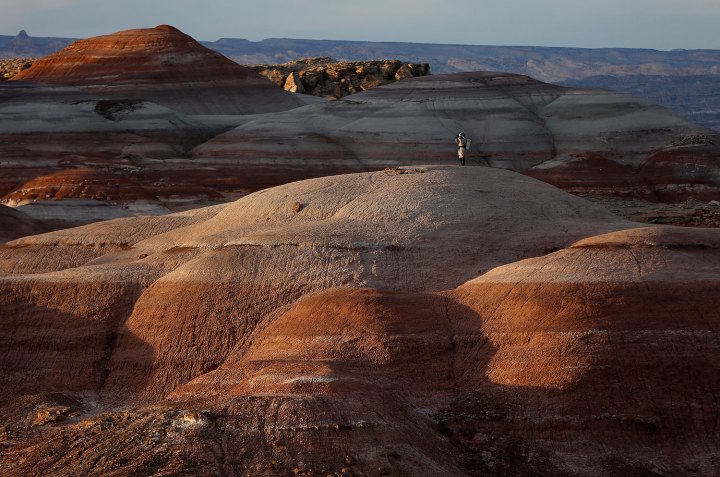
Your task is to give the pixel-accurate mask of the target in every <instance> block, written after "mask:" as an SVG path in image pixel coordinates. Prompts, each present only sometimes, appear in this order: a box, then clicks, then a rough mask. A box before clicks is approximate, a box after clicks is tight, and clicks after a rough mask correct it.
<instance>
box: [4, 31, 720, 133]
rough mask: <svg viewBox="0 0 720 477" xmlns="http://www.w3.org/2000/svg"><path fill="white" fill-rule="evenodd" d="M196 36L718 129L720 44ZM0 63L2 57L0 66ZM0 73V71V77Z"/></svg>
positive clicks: (251, 56) (25, 44) (39, 50)
mask: <svg viewBox="0 0 720 477" xmlns="http://www.w3.org/2000/svg"><path fill="white" fill-rule="evenodd" d="M73 41H74V40H72V39H69V38H43V37H34V36H32V37H31V36H29V35H28V34H27V33H26V32H25V31H21V32H20V33H19V34H17V35H15V36H3V35H0V59H2V58H18V57H34V58H39V57H42V56H45V55H49V54H51V53H54V52H56V51H58V50H60V49H62V48H64V47H65V46H67V45H69V44H70V43H72V42H73ZM202 44H203V45H204V46H206V47H208V48H210V49H213V50H215V51H217V52H219V53H221V54H223V55H225V56H227V57H228V58H230V59H232V60H234V61H236V62H238V63H240V64H245V65H254V64H270V65H274V64H276V63H285V62H293V61H297V60H303V59H306V58H318V57H332V58H334V59H335V61H338V62H355V61H367V60H377V59H378V58H396V59H399V60H400V61H402V62H406V63H420V64H422V63H427V64H429V66H430V69H431V71H432V72H433V73H435V74H445V73H459V72H467V71H480V70H485V71H504V72H508V73H515V74H521V75H527V76H531V77H533V78H536V79H539V80H541V81H546V82H550V83H556V84H562V85H566V86H572V87H581V88H608V89H613V90H618V91H623V92H625V93H630V94H634V95H636V96H639V97H641V98H644V99H646V100H649V101H652V102H654V103H657V104H660V105H662V106H665V107H666V108H669V109H671V110H672V111H674V112H676V113H678V114H680V115H682V116H683V117H684V118H685V119H689V120H690V121H692V122H695V123H697V124H700V125H702V126H705V127H707V128H710V129H714V130H716V131H720V98H719V97H718V93H717V92H718V91H719V90H720V51H718V50H707V49H703V50H672V51H658V50H649V49H634V48H595V49H588V48H558V47H537V46H490V45H446V44H429V43H396V42H392V43H383V42H373V41H339V40H303V39H288V38H269V39H266V40H262V41H248V40H244V39H238V38H221V39H220V40H217V41H204V42H202ZM1 72H2V65H0V73H1ZM1 77H2V76H1V75H0V78H1Z"/></svg>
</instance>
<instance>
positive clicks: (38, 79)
mask: <svg viewBox="0 0 720 477" xmlns="http://www.w3.org/2000/svg"><path fill="white" fill-rule="evenodd" d="M12 81H28V82H34V83H45V84H67V85H76V86H81V87H82V89H83V90H85V91H88V92H91V93H93V94H98V95H101V96H102V97H104V98H107V99H113V98H114V99H124V100H126V99H145V100H150V101H153V102H156V103H159V104H162V105H164V106H167V107H169V108H171V109H174V110H176V111H179V112H182V113H186V114H252V113H266V112H272V111H283V110H286V109H291V108H294V107H297V106H300V105H301V104H302V103H301V102H300V101H299V100H297V99H295V98H294V97H293V96H292V95H291V94H290V93H287V92H285V91H283V90H282V89H281V88H278V87H276V86H275V85H274V84H273V83H272V82H270V81H268V80H266V79H265V78H263V77H261V76H260V75H258V74H256V73H254V72H252V71H250V70H248V69H247V68H245V67H243V66H240V65H238V64H237V63H235V62H233V61H231V60H229V59H227V58H225V57H224V56H222V55H221V54H219V53H216V52H214V51H212V50H209V49H207V48H205V47H204V46H202V45H200V44H199V43H198V42H196V41H195V40H193V39H192V38H191V37H189V36H188V35H185V34H184V33H182V32H181V31H179V30H177V29H176V28H173V27H171V26H168V25H160V26H157V27H155V28H145V29H136V30H126V31H121V32H117V33H114V34H111V35H104V36H99V37H93V38H89V39H86V40H79V41H76V42H75V43H73V44H71V45H70V46H68V47H67V48H65V49H63V50H61V51H59V52H57V53H54V54H52V55H49V56H47V57H45V58H42V59H40V60H38V61H37V62H35V63H34V64H33V66H31V67H30V68H28V69H27V70H25V71H23V72H21V73H19V74H18V75H16V76H14V77H13V78H12Z"/></svg>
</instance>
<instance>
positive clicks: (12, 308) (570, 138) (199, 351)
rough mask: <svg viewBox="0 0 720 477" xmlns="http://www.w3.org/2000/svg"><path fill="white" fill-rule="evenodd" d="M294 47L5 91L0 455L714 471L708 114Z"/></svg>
mask: <svg viewBox="0 0 720 477" xmlns="http://www.w3.org/2000/svg"><path fill="white" fill-rule="evenodd" d="M381 65H385V66H386V67H387V68H388V71H387V72H386V73H387V74H385V73H383V71H382V66H381ZM296 66H297V64H293V65H285V66H281V67H279V68H276V70H279V71H282V68H288V71H286V72H283V73H282V75H284V76H285V77H284V78H283V79H282V83H283V85H282V86H281V85H280V81H279V80H278V79H276V82H273V81H271V80H270V79H268V78H266V77H265V76H263V75H261V74H259V73H257V72H255V71H252V70H251V69H249V68H246V67H243V66H241V65H239V64H236V63H234V62H233V61H231V60H229V59H228V58H226V57H224V56H222V55H220V54H219V53H216V52H214V51H211V50H209V49H207V48H206V47H204V46H202V45H200V44H199V43H197V42H196V41H195V40H193V39H192V38H190V37H189V36H187V35H185V34H183V33H182V32H180V31H178V30H176V29H175V28H173V27H170V26H167V25H161V26H158V27H156V28H147V29H139V30H128V31H123V32H118V33H115V34H112V35H106V36H102V37H97V38H91V39H87V40H82V41H78V42H76V43H73V44H71V45H70V46H68V47H67V48H65V49H63V50H61V51H59V52H58V53H55V54H53V55H50V56H47V57H45V58H43V59H41V60H39V61H36V62H34V63H33V65H32V66H31V67H30V68H27V69H25V70H23V71H22V72H21V73H19V74H17V75H15V76H14V77H13V78H12V80H11V81H8V82H4V83H2V84H0V170H1V171H2V174H1V175H0V195H1V196H2V201H3V204H4V205H0V232H1V233H0V475H3V476H5V475H7V476H26V475H53V476H54V475H58V476H77V475H88V476H126V475H187V476H197V475H208V476H210V475H213V476H217V475H228V476H234V475H243V476H257V475H266V476H275V475H305V476H327V475H331V476H341V475H344V476H360V475H365V476H378V475H407V476H438V475H453V476H456V475H457V476H463V475H467V476H481V475H482V476H484V475H497V476H505V475H519V476H536V475H553V476H554V475H559V476H563V475H567V476H570V475H572V476H577V475H579V476H604V475H619V476H626V475H627V476H636V475H640V476H650V475H661V476H677V475H691V476H692V475H695V476H710V475H717V474H719V473H720V459H719V456H720V449H719V448H718V447H719V446H718V443H720V429H719V426H718V423H719V420H720V417H719V416H720V407H719V406H718V396H719V395H720V378H719V376H720V373H719V371H720V369H719V368H720V339H718V332H719V329H720V313H719V312H718V303H719V302H720V296H719V294H720V292H719V291H718V290H720V288H719V287H718V285H719V284H720V283H719V282H720V275H719V274H718V270H720V229H718V228H707V227H704V226H708V225H714V226H717V225H718V216H719V215H720V214H718V212H717V208H719V207H720V202H718V201H720V189H719V186H720V169H719V168H718V166H719V164H718V159H719V158H720V143H719V142H718V141H719V139H718V135H717V133H715V132H713V131H712V130H709V129H707V128H704V127H702V126H698V125H695V124H693V123H690V122H688V121H687V120H685V119H682V118H680V117H678V116H677V115H675V114H673V113H671V112H670V111H668V110H666V109H664V108H662V107H661V106H658V105H656V104H653V103H650V102H648V101H645V100H642V99H639V98H636V97H633V96H629V95H626V94H622V93H616V92H611V91H597V90H591V89H572V88H566V87H560V86H555V85H551V84H547V83H543V82H541V81H538V80H535V79H533V78H530V77H528V76H522V75H517V74H511V73H503V72H497V71H474V72H466V73H456V74H443V75H424V74H423V75H415V74H412V75H405V74H402V75H400V77H398V74H397V73H398V71H401V70H402V69H403V68H405V70H406V71H407V70H410V71H413V65H412V64H407V63H402V62H397V63H395V62H393V61H391V60H388V61H385V62H384V63H380V64H372V65H366V66H365V67H366V68H367V69H366V70H364V71H365V73H366V75H365V78H369V77H370V76H372V75H376V74H377V75H379V77H380V78H382V79H383V81H387V82H388V84H379V85H375V87H373V88H367V89H366V90H365V91H362V92H357V93H355V94H352V95H349V96H347V95H344V94H341V95H339V96H334V97H337V98H339V99H336V100H330V99H327V98H324V97H317V96H313V95H303V94H300V93H297V92H296V93H293V92H290V91H288V90H292V88H287V87H286V88H283V87H284V86H286V83H287V81H288V79H287V75H290V74H292V73H295V74H296V75H297V78H295V77H293V79H292V81H293V82H294V83H295V86H297V85H298V84H302V85H303V87H304V86H305V82H308V81H310V82H312V81H315V79H313V78H316V79H317V82H318V83H320V82H321V80H322V82H327V84H328V85H331V84H333V85H334V84H336V83H335V81H338V83H337V84H339V81H340V80H342V79H345V84H346V85H347V84H348V83H350V84H353V78H356V76H352V75H357V74H358V71H357V70H354V71H352V69H351V68H349V67H347V66H342V67H339V66H337V65H329V66H323V67H322V68H320V69H319V70H314V71H312V72H311V73H312V74H308V75H305V74H301V72H306V71H309V70H308V69H302V70H301V71H290V69H291V68H295V67H296ZM305 66H307V63H306V64H305V65H304V66H303V68H304V67H305ZM396 66H397V69H395V67H396ZM314 67H315V66H312V68H314ZM371 67H372V68H378V70H377V71H375V70H371V69H369V68H371ZM390 70H393V71H394V73H392V74H391V71H390ZM328 71H333V72H334V73H328ZM346 75H347V76H346ZM267 76H272V74H268V75H267ZM303 80H305V82H303ZM378 81H380V80H378ZM323 84H324V83H323ZM316 86H317V85H316ZM360 89H362V88H360ZM348 91H349V89H348ZM320 96H326V95H324V94H320ZM461 130H462V131H465V132H466V133H467V134H468V136H469V137H470V138H471V139H472V141H473V142H472V144H471V149H470V151H469V157H468V166H467V167H460V166H458V165H456V162H457V158H456V151H455V146H454V143H453V137H454V135H455V134H456V133H457V132H459V131H461ZM571 193H572V194H571ZM629 219H633V220H629ZM641 222H646V223H641ZM667 223H678V224H683V225H692V226H693V227H678V226H671V225H665V224H667ZM79 224H84V225H80V226H77V227H70V226H72V225H79Z"/></svg>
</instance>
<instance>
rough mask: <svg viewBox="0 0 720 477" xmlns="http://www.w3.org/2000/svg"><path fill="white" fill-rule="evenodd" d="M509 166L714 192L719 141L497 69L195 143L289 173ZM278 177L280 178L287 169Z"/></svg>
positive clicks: (565, 180)
mask: <svg viewBox="0 0 720 477" xmlns="http://www.w3.org/2000/svg"><path fill="white" fill-rule="evenodd" d="M459 131H464V132H466V133H467V134H468V135H469V137H470V138H471V140H472V144H471V148H470V151H469V157H468V159H467V161H468V164H470V165H489V166H492V167H499V168H503V169H511V170H515V171H518V172H522V173H524V174H528V175H531V176H533V177H536V178H540V179H542V180H544V181H546V182H549V183H551V184H555V185H557V186H559V187H562V188H563V189H565V190H568V191H572V192H575V193H596V194H603V195H635V196H640V197H649V198H653V199H655V200H657V199H658V198H660V199H661V200H668V201H681V200H685V199H687V198H688V197H690V196H693V197H696V198H700V199H703V200H706V199H707V200H710V199H716V198H717V197H718V193H719V189H718V187H719V186H720V169H718V165H717V163H718V157H720V140H719V139H718V137H717V135H716V134H715V133H713V132H712V131H709V130H706V129H703V128H701V127H699V126H696V125H693V124H691V123H689V122H687V121H685V120H683V119H681V118H679V117H678V116H676V115H674V114H672V113H670V112H669V111H667V110H665V109H663V108H661V107H659V106H657V105H654V104H651V103H648V102H646V101H643V100H641V99H639V98H635V97H633V96H629V95H625V94H621V93H615V92H610V91H598V90H576V89H568V88H562V87H559V86H554V85H550V84H546V83H541V82H539V81H535V80H533V79H531V78H528V77H526V76H518V75H511V74H506V73H490V72H476V73H461V74H455V75H438V76H426V77H421V78H413V79H409V80H405V81H401V82H397V83H395V84H391V85H386V86H382V87H379V88H375V89H372V90H370V91H366V92H364V93H360V94H356V95H353V96H351V97H349V98H344V99H341V100H338V101H335V102H332V103H329V104H317V105H309V106H306V107H304V108H300V109H296V110H293V111H287V112H283V113H278V114H275V115H272V116H266V117H262V118H257V119H253V120H251V121H248V122H247V123H245V124H243V125H241V126H239V127H238V128H236V129H234V130H233V131H230V132H227V133H225V134H222V135H220V136H218V137H216V138H214V139H212V140H210V141H208V142H207V143H205V144H202V145H200V146H198V147H197V148H196V149H195V150H194V157H195V158H196V159H197V160H198V161H202V162H204V163H207V164H222V163H223V162H230V161H234V162H238V161H239V162H240V163H242V164H243V167H244V168H245V170H247V171H251V170H258V173H260V171H262V172H264V171H266V170H267V168H268V164H272V170H273V171H274V173H275V174H277V176H278V181H282V179H280V177H283V176H284V177H286V178H288V179H289V178H290V177H293V175H294V174H297V173H298V171H300V170H302V171H304V172H307V171H308V170H309V169H315V170H317V173H318V174H320V173H321V170H322V169H323V168H327V167H331V168H332V169H334V170H339V169H341V168H343V167H345V168H347V170H349V171H350V170H353V169H355V170H356V169H357V168H361V167H387V166H390V165H401V164H413V163H433V162H435V163H454V162H455V161H456V160H457V159H456V153H455V146H454V141H453V138H454V135H455V134H457V133H458V132H459ZM286 180H287V179H286Z"/></svg>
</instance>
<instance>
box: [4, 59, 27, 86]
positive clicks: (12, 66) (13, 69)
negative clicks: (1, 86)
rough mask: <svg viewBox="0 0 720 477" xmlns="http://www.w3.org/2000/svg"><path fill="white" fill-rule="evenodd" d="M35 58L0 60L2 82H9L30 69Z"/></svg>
mask: <svg viewBox="0 0 720 477" xmlns="http://www.w3.org/2000/svg"><path fill="white" fill-rule="evenodd" d="M33 61H35V58H10V59H7V60H0V81H3V80H8V79H10V78H12V77H13V76H15V75H16V74H18V73H20V72H21V71H23V70H26V69H28V68H30V67H31V66H32V64H33Z"/></svg>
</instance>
